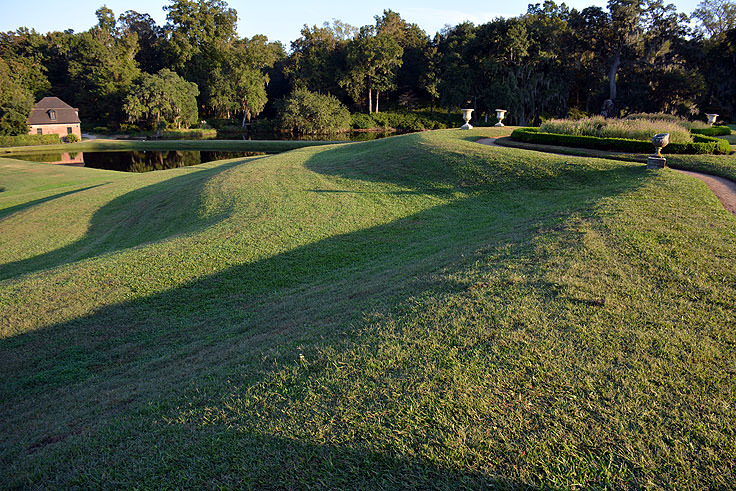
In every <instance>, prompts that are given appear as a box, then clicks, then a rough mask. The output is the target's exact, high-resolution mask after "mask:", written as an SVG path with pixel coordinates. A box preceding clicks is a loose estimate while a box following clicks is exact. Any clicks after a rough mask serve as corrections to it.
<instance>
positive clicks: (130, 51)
mask: <svg viewBox="0 0 736 491" xmlns="http://www.w3.org/2000/svg"><path fill="white" fill-rule="evenodd" d="M103 21H104V19H103ZM60 49H63V50H64V51H66V53H65V56H66V57H67V59H68V66H67V76H68V79H67V83H68V85H69V88H70V89H71V91H70V92H71V93H70V94H68V95H69V96H71V97H72V99H70V100H67V102H69V103H72V104H74V105H75V106H78V107H79V110H80V117H81V119H85V118H87V117H91V118H93V119H96V120H102V121H112V122H114V123H118V122H120V121H121V120H122V119H123V115H122V105H123V99H124V97H125V95H126V94H127V93H128V91H129V90H130V88H131V87H132V86H133V83H134V81H135V80H136V79H137V78H138V77H139V76H140V69H139V68H138V64H137V63H136V61H135V54H136V53H137V51H138V38H137V36H136V35H135V34H134V33H129V34H126V35H123V36H117V35H116V33H115V32H114V31H110V30H109V29H108V28H107V27H95V28H92V29H90V30H89V31H86V32H82V33H80V34H76V35H73V36H71V37H69V38H68V39H65V40H64V46H60Z"/></svg>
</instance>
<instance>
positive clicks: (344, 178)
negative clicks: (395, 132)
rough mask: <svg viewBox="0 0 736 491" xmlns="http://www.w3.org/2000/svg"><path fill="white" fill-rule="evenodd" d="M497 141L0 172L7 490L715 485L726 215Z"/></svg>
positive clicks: (729, 236) (591, 164)
mask: <svg viewBox="0 0 736 491" xmlns="http://www.w3.org/2000/svg"><path fill="white" fill-rule="evenodd" d="M501 134H508V130H505V129H501V130H495V129H476V130H472V131H467V132H463V131H459V130H447V131H436V132H427V133H422V134H414V135H405V136H401V137H395V138H388V139H385V140H381V141H375V142H368V143H360V144H349V145H335V146H327V147H321V148H305V149H300V150H296V151H293V152H289V153H284V154H281V155H276V156H269V157H264V158H254V159H242V160H233V161H229V162H224V163H210V164H204V165H201V166H194V167H189V168H183V169H174V170H170V171H159V172H151V173H147V174H140V175H139V174H121V173H115V172H107V171H94V170H92V171H90V170H89V169H74V168H62V167H58V166H50V165H42V164H31V163H26V162H17V161H12V160H10V159H0V183H1V184H2V187H3V188H4V189H3V190H2V192H0V227H2V232H3V233H2V234H0V273H1V274H2V276H1V277H2V278H3V279H2V280H0V333H2V339H1V340H0V373H1V374H2V375H1V376H0V400H2V403H1V404H0V432H2V435H3V438H2V440H0V469H2V471H0V478H2V482H4V483H6V484H5V485H6V487H11V488H56V489H68V488H98V487H106V488H112V487H115V488H137V487H145V488H152V489H154V488H155V489H159V488H247V487H255V488H281V489H283V488H331V489H339V488H350V489H354V488H361V489H364V488H380V489H385V488H407V487H411V488H431V487H433V488H448V489H449V488H462V487H474V488H482V487H486V488H491V487H517V488H525V487H528V486H541V485H544V486H545V487H551V488H576V487H577V488H609V489H617V488H639V487H642V488H643V487H660V488H668V487H669V488H712V487H722V488H727V487H728V486H729V485H730V483H732V482H733V481H734V479H735V478H736V467H735V464H734V462H736V448H735V447H734V443H733V442H734V440H733V434H734V432H735V431H736V409H734V408H736V404H734V394H735V393H736V382H734V377H732V376H731V373H732V371H733V360H734V358H735V356H736V333H735V332H734V330H733V326H734V325H735V324H736V314H735V313H734V309H733V305H734V304H736V271H735V270H734V268H733V257H736V240H734V239H735V238H736V219H734V217H733V216H732V215H730V214H729V213H728V212H726V211H725V210H723V208H722V207H721V205H720V203H719V202H718V201H717V200H716V198H715V197H714V196H713V195H712V193H710V191H709V190H708V189H707V187H706V186H705V185H704V184H702V183H700V182H699V181H697V180H694V179H691V178H688V177H686V176H682V175H680V174H678V173H675V172H672V171H670V170H664V171H659V172H651V171H646V170H645V169H644V168H643V166H642V165H641V164H639V163H626V162H619V161H613V160H603V159H595V158H577V157H570V156H550V155H547V154H541V153H538V152H530V151H525V150H518V149H507V148H498V147H489V146H483V145H479V144H477V143H475V140H477V139H478V138H480V137H483V136H494V135H501Z"/></svg>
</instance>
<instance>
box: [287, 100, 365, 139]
mask: <svg viewBox="0 0 736 491" xmlns="http://www.w3.org/2000/svg"><path fill="white" fill-rule="evenodd" d="M278 113H279V121H280V122H281V126H282V127H283V128H284V129H288V130H291V131H296V132H297V133H299V134H315V133H337V132H340V131H346V130H348V129H350V122H351V121H350V111H348V108H347V107H345V106H344V105H343V104H342V103H341V102H340V101H339V100H337V98H336V97H334V96H331V95H321V94H316V93H314V92H310V91H308V90H306V89H297V90H295V91H294V92H292V93H291V95H289V96H288V97H286V98H285V99H282V100H281V101H279V104H278Z"/></svg>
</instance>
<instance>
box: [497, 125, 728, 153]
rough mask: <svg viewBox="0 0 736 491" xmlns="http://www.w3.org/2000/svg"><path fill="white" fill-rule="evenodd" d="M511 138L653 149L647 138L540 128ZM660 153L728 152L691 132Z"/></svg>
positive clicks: (624, 149) (716, 140)
mask: <svg viewBox="0 0 736 491" xmlns="http://www.w3.org/2000/svg"><path fill="white" fill-rule="evenodd" d="M511 138H512V139H514V140H517V141H522V142H527V143H541V144H543V145H560V146H564V147H579V148H592V149H595V150H612V151H616V152H631V153H651V152H653V151H654V147H653V146H652V143H651V142H650V141H648V140H635V139H627V138H601V137H597V136H587V135H569V134H559V133H546V132H543V131H540V128H519V129H517V130H514V132H513V133H511ZM662 152H663V153H670V154H675V153H677V154H729V153H731V145H730V144H729V143H728V142H727V141H726V140H721V139H719V138H713V137H710V136H703V135H694V136H693V141H692V142H686V143H670V144H669V145H667V146H666V147H665V148H664V149H663V150H662Z"/></svg>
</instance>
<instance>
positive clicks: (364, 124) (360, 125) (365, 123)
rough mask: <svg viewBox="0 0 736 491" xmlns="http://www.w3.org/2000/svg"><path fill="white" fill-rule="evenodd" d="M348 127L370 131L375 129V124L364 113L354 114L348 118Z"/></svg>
mask: <svg viewBox="0 0 736 491" xmlns="http://www.w3.org/2000/svg"><path fill="white" fill-rule="evenodd" d="M350 119H351V123H350V127H351V128H355V129H356V130H370V129H373V128H375V127H376V122H375V121H373V118H371V117H370V116H369V115H367V114H365V113H355V114H353V115H352V116H350Z"/></svg>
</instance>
